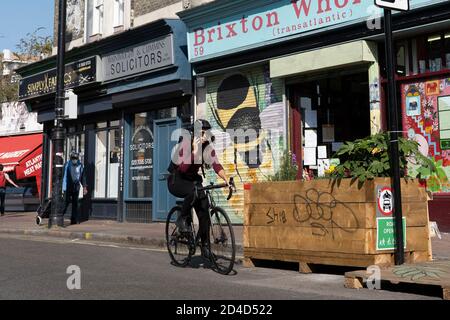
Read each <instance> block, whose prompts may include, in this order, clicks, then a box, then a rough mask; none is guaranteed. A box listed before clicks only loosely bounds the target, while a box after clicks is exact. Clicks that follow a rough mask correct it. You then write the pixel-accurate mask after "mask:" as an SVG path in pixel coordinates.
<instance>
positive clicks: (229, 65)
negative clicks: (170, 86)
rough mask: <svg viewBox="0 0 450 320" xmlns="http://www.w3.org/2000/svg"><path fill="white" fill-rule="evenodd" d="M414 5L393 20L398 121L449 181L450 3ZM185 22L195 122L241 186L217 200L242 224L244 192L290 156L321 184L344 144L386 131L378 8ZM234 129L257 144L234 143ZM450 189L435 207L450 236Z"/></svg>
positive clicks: (194, 13) (287, 5)
mask: <svg viewBox="0 0 450 320" xmlns="http://www.w3.org/2000/svg"><path fill="white" fill-rule="evenodd" d="M410 4H411V10H410V11H408V12H402V13H400V12H394V15H393V28H394V35H395V42H396V53H397V60H396V62H397V65H396V71H397V89H398V93H399V97H400V96H401V97H402V104H401V105H399V106H398V112H399V114H402V117H400V118H402V119H403V125H404V127H403V129H402V130H403V131H405V135H409V136H410V137H411V138H413V139H416V140H418V141H421V142H426V143H422V146H423V148H422V149H423V153H424V154H426V155H427V156H429V157H433V158H434V159H436V161H439V160H443V161H442V162H441V164H442V166H443V168H444V170H445V172H446V175H447V181H448V177H450V162H449V160H450V158H449V153H448V151H446V150H445V148H446V146H448V144H447V143H446V142H445V141H446V140H445V139H446V138H445V137H447V135H448V132H447V131H446V130H447V127H446V126H447V125H446V123H444V122H443V121H441V123H440V125H439V119H438V115H439V114H438V112H437V110H438V108H440V110H441V113H442V114H441V115H440V116H441V119H448V118H446V114H445V112H446V110H447V109H446V108H448V106H447V104H446V103H447V101H448V100H446V98H445V97H447V96H448V90H449V89H450V80H449V79H450V54H449V53H450V20H449V19H450V5H449V4H450V3H449V1H448V0H411V1H410ZM178 15H179V16H180V18H181V20H182V21H184V22H185V24H186V26H187V28H188V32H187V44H188V53H189V61H190V62H191V64H192V66H193V70H194V81H195V117H197V118H206V119H207V120H209V121H210V122H211V123H212V124H213V127H214V134H215V136H216V151H217V153H218V156H219V159H220V161H221V162H222V164H223V165H224V168H225V170H226V171H227V174H228V175H232V176H235V177H236V179H235V180H236V181H237V185H238V189H239V192H238V194H237V195H236V197H234V198H233V199H232V201H229V202H227V201H226V199H225V196H226V195H225V194H219V195H218V197H219V199H220V201H219V202H220V204H221V205H222V206H224V207H226V208H227V209H228V212H229V214H230V216H231V218H232V220H233V221H234V222H237V223H242V220H243V190H244V188H245V186H246V184H247V183H254V182H258V181H266V180H267V179H268V177H269V176H270V175H273V174H274V173H275V172H277V170H278V169H279V168H280V165H281V157H282V155H283V152H284V150H286V149H288V150H291V151H292V153H293V154H294V155H295V157H294V161H296V162H297V164H298V166H299V168H300V170H299V176H298V178H304V179H308V178H310V177H311V176H312V175H314V176H316V177H317V176H321V175H323V174H324V170H326V168H327V167H328V166H329V165H330V162H331V161H332V160H331V159H332V156H333V153H334V152H335V151H336V150H337V149H338V148H339V147H340V145H341V144H342V143H343V142H345V141H350V140H354V139H357V138H363V137H366V136H368V135H370V134H374V133H378V132H380V131H384V130H386V122H387V121H386V111H385V103H384V101H385V98H384V97H385V86H386V75H385V62H384V60H385V59H384V35H383V29H382V26H383V21H382V10H381V9H379V8H377V7H375V6H374V5H373V1H371V0H292V1H291V0H261V1H243V0H216V1H212V2H209V3H206V4H204V5H200V6H197V7H194V8H192V9H189V10H185V11H182V12H180V13H179V14H178ZM427 83H429V84H430V85H429V86H428V87H427ZM433 83H434V84H433ZM427 88H428V90H427ZM417 97H418V98H417ZM427 98H428V99H427ZM430 98H431V100H430ZM439 101H440V102H439ZM422 103H424V106H427V104H426V103H428V107H426V108H425V107H422V109H421V110H417V109H414V110H412V109H411V110H408V109H407V108H408V105H411V106H412V107H411V108H413V107H414V106H415V105H419V107H418V109H420V104H422ZM439 103H440V107H439ZM425 110H428V111H427V114H426V115H425V114H424V112H425ZM449 110H450V109H449ZM430 113H431V114H432V115H435V119H431V121H429V122H426V120H425V119H426V116H427V117H428V118H429V116H430ZM408 117H409V118H410V119H409V118H408ZM411 117H412V118H411ZM236 129H237V130H241V132H246V131H247V130H253V131H256V132H258V134H257V135H253V136H252V137H249V138H247V139H244V140H243V141H242V140H241V141H237V140H236V139H235V136H233V133H232V132H233V131H230V130H236ZM449 132H450V131H449ZM441 137H442V139H443V142H444V143H441V141H440V139H441ZM437 153H438V155H437ZM436 155H437V156H436ZM215 179H216V178H215V176H214V175H213V174H211V175H209V176H208V180H211V181H214V180H215ZM444 180H445V179H444ZM449 191H450V189H448V187H447V185H446V184H445V182H444V181H442V184H440V185H439V188H436V189H435V190H433V192H434V195H435V197H434V200H433V201H431V202H430V216H431V219H432V220H433V221H437V222H438V224H439V227H440V228H441V230H450V220H449V218H448V217H449V215H448V208H449V207H450V196H449V194H450V193H449ZM268 215H270V213H268Z"/></svg>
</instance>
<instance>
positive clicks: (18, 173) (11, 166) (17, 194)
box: [0, 133, 43, 211]
mask: <svg viewBox="0 0 450 320" xmlns="http://www.w3.org/2000/svg"><path fill="white" fill-rule="evenodd" d="M42 142H43V141H42V134H40V133H37V134H24V135H15V136H5V137H0V164H2V165H3V172H6V173H8V175H9V177H10V178H11V179H12V180H13V181H15V182H16V183H17V184H19V186H20V188H12V186H9V187H8V188H6V207H5V209H6V211H33V210H36V209H37V207H38V205H39V201H38V200H39V197H40V193H41V188H40V187H41V178H42ZM10 187H11V188H10Z"/></svg>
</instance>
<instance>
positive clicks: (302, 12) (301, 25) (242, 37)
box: [187, 0, 447, 61]
mask: <svg viewBox="0 0 450 320" xmlns="http://www.w3.org/2000/svg"><path fill="white" fill-rule="evenodd" d="M442 1H447V0H411V1H410V2H411V6H413V7H419V6H425V5H429V4H434V3H438V2H442ZM258 3H259V1H258ZM264 3H265V5H264ZM381 12H382V9H380V8H378V7H376V6H375V4H374V1H373V0H282V1H281V0H280V1H264V2H263V5H261V6H260V7H258V8H254V9H250V10H247V11H246V12H241V13H238V14H235V15H232V16H224V17H219V18H215V20H214V21H209V22H205V23H202V24H200V25H198V24H196V25H189V21H188V22H187V24H188V25H189V30H190V31H189V35H188V46H189V59H190V60H191V61H200V60H205V59H208V58H213V57H216V56H220V55H223V54H226V53H227V52H231V51H233V52H236V51H240V50H245V49H250V48H255V47H260V46H263V45H266V44H270V43H275V42H278V41H281V40H285V39H289V38H295V37H299V36H301V35H303V34H306V33H308V32H313V31H319V30H325V29H326V28H330V27H334V26H340V25H345V24H352V23H357V22H363V21H366V20H369V19H374V18H375V17H376V16H377V15H378V14H380V13H381ZM187 15H188V14H187ZM206 16H208V15H206ZM371 17H372V18H371Z"/></svg>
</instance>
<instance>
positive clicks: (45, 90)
mask: <svg viewBox="0 0 450 320" xmlns="http://www.w3.org/2000/svg"><path fill="white" fill-rule="evenodd" d="M97 60H98V57H97V56H95V57H91V58H87V59H83V60H79V61H76V62H73V63H70V64H67V65H66V67H65V72H64V88H65V89H72V88H76V87H79V86H84V85H87V84H91V83H94V82H97V81H100V79H99V76H98V64H97ZM56 82H57V79H56V69H51V70H49V71H46V72H43V73H39V74H35V75H32V76H30V77H26V78H23V79H22V80H20V82H19V101H24V100H28V99H32V98H35V97H39V96H44V95H47V94H50V93H55V92H56Z"/></svg>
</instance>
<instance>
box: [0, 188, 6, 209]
mask: <svg viewBox="0 0 450 320" xmlns="http://www.w3.org/2000/svg"><path fill="white" fill-rule="evenodd" d="M5 195H6V190H5V188H0V214H1V215H4V214H5Z"/></svg>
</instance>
